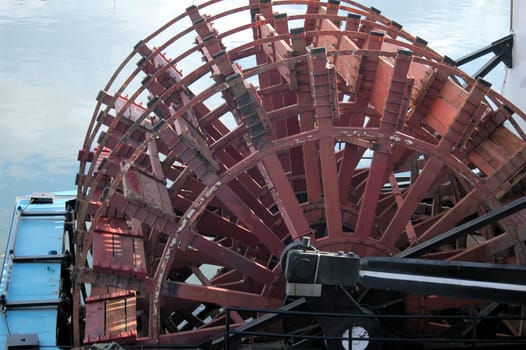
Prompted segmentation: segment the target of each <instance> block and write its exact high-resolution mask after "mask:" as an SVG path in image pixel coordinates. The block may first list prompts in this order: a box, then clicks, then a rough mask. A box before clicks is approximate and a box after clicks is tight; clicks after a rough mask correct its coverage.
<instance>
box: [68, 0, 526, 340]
mask: <svg viewBox="0 0 526 350" xmlns="http://www.w3.org/2000/svg"><path fill="white" fill-rule="evenodd" d="M285 10H286V11H287V12H290V13H291V15H287V14H285V13H284V12H279V11H285ZM205 13H207V15H205ZM247 14H249V15H247ZM243 15H245V16H243ZM240 18H243V20H240ZM214 22H217V23H221V25H224V26H226V27H227V28H225V30H222V31H221V32H220V31H219V30H217V29H216V28H215V27H214ZM298 23H301V24H302V28H289V27H290V26H293V25H294V26H296V25H297V24H298ZM174 33H175V34H174ZM246 33H249V34H250V35H251V37H249V38H247V39H246V41H244V42H242V43H241V44H239V41H235V40H237V39H236V38H237V37H236V35H240V34H246ZM166 37H168V39H166ZM189 38H190V39H191V40H193V39H195V44H193V45H190V46H189V45H188V40H189ZM183 50H186V51H183ZM164 51H167V53H166V54H165V53H164ZM169 51H171V52H169ZM168 56H173V57H174V58H173V59H169V58H168ZM196 58H201V59H202V60H203V61H204V62H203V63H196ZM134 61H135V62H136V61H138V63H137V66H134V65H133V62H134ZM187 68H188V69H187ZM181 69H183V70H184V71H185V73H184V74H183V72H182V71H181ZM187 70H188V71H187ZM130 71H131V73H130ZM208 74H211V78H210V79H208V78H207V75H208ZM203 86H204V87H203ZM524 119H525V115H524V114H523V113H522V112H521V111H519V110H518V109H517V108H516V107H514V106H513V105H512V104H511V103H510V102H509V101H507V100H506V99H505V98H504V97H502V96H500V95H499V94H497V93H496V92H494V91H493V90H491V89H490V86H489V84H487V83H486V82H484V81H483V80H475V79H472V78H471V77H469V76H468V75H467V74H465V73H463V72H462V71H460V70H459V69H457V68H456V67H454V66H453V65H451V64H450V63H448V61H447V59H444V57H442V56H440V55H439V54H438V53H436V52H435V51H433V50H432V49H431V48H429V47H427V45H426V43H425V41H423V40H422V39H420V38H418V37H415V36H413V35H411V34H409V33H407V32H405V31H404V30H403V28H402V27H401V26H400V25H399V24H398V23H396V22H393V21H390V20H389V19H387V18H385V17H383V16H382V15H381V13H379V11H378V10H376V9H374V8H367V7H364V6H362V5H360V4H358V3H355V2H353V1H328V2H320V1H314V0H300V1H298V0H294V1H292V0H291V1H285V0H277V1H268V0H259V1H258V0H250V1H249V2H248V5H245V6H240V7H238V8H232V9H224V8H221V1H218V0H213V1H208V2H205V3H203V4H201V5H199V6H192V7H190V8H188V9H187V10H186V12H184V13H182V14H181V15H179V16H177V17H176V18H174V19H173V20H172V21H170V22H168V23H167V24H165V25H164V26H162V27H161V28H160V29H159V30H157V31H156V32H154V33H152V34H151V35H150V36H148V37H147V38H145V39H144V40H142V41H141V42H139V43H138V44H137V45H136V46H135V48H134V49H133V51H132V52H131V53H130V55H129V56H128V57H127V58H126V59H125V60H124V62H123V63H122V64H121V65H120V66H119V67H118V69H117V71H116V72H115V74H114V75H113V76H112V77H111V79H110V81H109V82H108V84H107V85H106V86H105V87H104V88H103V91H102V92H101V93H100V94H99V96H98V99H97V105H96V107H95V110H94V113H93V118H92V120H91V122H90V124H89V126H88V130H87V133H86V138H85V140H84V143H83V146H82V149H81V150H80V152H79V161H80V168H79V174H78V176H77V185H78V207H77V230H78V232H77V233H76V237H77V239H76V248H77V249H76V257H75V275H76V281H75V293H74V296H73V297H74V301H73V305H74V317H73V322H74V329H75V345H76V346H80V345H81V339H82V334H81V329H82V326H83V325H82V323H81V308H82V304H83V302H84V301H85V300H86V299H87V297H88V293H87V292H86V285H90V286H91V290H92V292H91V294H92V295H93V294H96V293H100V294H102V295H104V294H107V293H110V294H111V293H117V292H121V291H122V290H123V289H124V290H128V289H131V290H133V291H134V292H135V293H136V295H137V296H136V298H137V315H138V317H139V318H140V320H141V324H142V328H141V329H138V330H137V334H136V337H134V338H133V339H132V340H130V337H129V334H127V335H126V337H124V338H123V342H129V341H132V342H138V343H142V344H163V343H171V344H198V343H201V342H203V341H206V340H207V339H210V338H212V337H214V336H216V335H217V334H219V333H221V332H222V331H223V330H222V327H221V326H222V325H224V323H225V317H226V315H225V312H224V308H225V307H229V306H240V307H246V308H260V307H263V308H276V307H278V306H279V305H281V303H282V302H283V298H284V279H283V275H282V272H281V269H280V266H279V264H278V263H277V262H278V259H279V256H280V254H281V252H282V251H283V249H284V247H285V245H286V244H287V243H288V242H290V241H294V240H298V239H300V238H301V237H303V236H309V237H311V238H312V239H313V241H315V245H316V246H317V247H318V248H319V249H321V250H329V251H338V250H343V251H353V252H355V253H357V254H358V255H360V256H363V257H366V256H389V255H395V254H398V253H400V252H403V251H404V250H406V249H408V248H410V247H412V246H414V245H415V244H419V243H421V242H426V241H428V240H430V239H432V238H433V237H436V236H437V235H439V234H441V233H442V232H445V231H447V230H449V229H452V228H453V227H455V226H457V225H458V224H460V223H462V222H463V221H465V220H467V219H470V218H472V217H474V216H475V217H476V216H479V215H482V214H484V213H485V212H487V211H488V210H493V209H497V208H499V207H500V206H502V205H503V204H505V203H507V202H509V201H511V200H512V199H514V198H516V197H518V196H521V195H523V177H524V174H525V164H526V142H525V141H526V136H525V133H524V131H523V129H522V128H521V127H520V120H524ZM229 120H233V121H235V124H234V123H231V122H229ZM338 145H342V146H343V148H342V149H338V147H337V146H338ZM369 157H371V158H370V160H368V159H369ZM522 216H523V213H522V212H518V213H515V214H513V215H511V216H510V217H508V218H505V219H502V220H500V221H499V222H498V223H496V224H494V225H493V226H492V227H491V228H490V229H484V230H482V229H481V230H478V231H474V232H471V234H469V235H467V238H459V239H457V240H456V241H454V242H453V243H450V242H448V244H444V245H441V246H440V247H436V248H435V249H434V250H433V251H431V252H428V253H427V255H426V256H424V257H427V258H435V259H445V260H466V261H490V262H506V263H511V264H524V263H525V260H526V248H525V246H524V240H525V238H526V237H525V236H526V235H525V232H526V231H525V230H524V229H523V227H522V224H521V223H522V221H523V220H522ZM108 220H109V221H110V222H111V223H110V224H108ZM104 227H105V228H106V229H107V228H108V227H109V229H110V231H111V232H115V234H118V235H120V236H122V237H134V238H133V242H134V244H133V245H132V246H133V247H136V245H135V244H139V245H140V246H141V247H142V249H144V254H142V253H140V254H138V255H137V256H136V258H134V259H133V262H130V261H129V260H127V261H124V260H119V261H120V262H118V263H117V262H114V263H112V264H109V265H108V266H103V267H100V264H99V265H96V266H93V265H91V264H90V262H89V261H90V259H89V258H90V257H91V256H95V255H97V256H100V254H101V250H102V251H105V253H104V254H108V251H106V249H108V246H107V245H106V244H104V243H100V244H99V243H96V240H95V239H94V236H95V235H96V234H97V231H100V230H102V229H103V228H104ZM123 239H124V238H123ZM126 239H128V238H126ZM126 239H125V240H126ZM130 249H131V248H130ZM133 249H134V252H135V248H133ZM114 251H115V250H114ZM139 251H140V249H139ZM127 253H130V254H131V252H124V254H125V255H126V254H127ZM103 256H106V255H103ZM97 266H99V268H97ZM210 266H217V267H218V271H217V272H216V273H210V272H206V271H203V270H204V269H208V270H210ZM428 300H430V297H421V298H414V297H413V296H411V295H406V296H404V298H403V302H402V303H403V305H404V307H405V309H406V310H415V309H418V310H419V312H422V313H426V312H431V311H433V312H436V311H440V310H443V309H448V308H451V307H457V306H456V305H458V304H457V303H456V302H454V301H448V299H443V300H442V305H441V307H442V309H440V308H438V309H433V308H431V307H427V306H426V305H428V304H427V303H428ZM476 305H477V306H474V307H472V309H470V312H472V313H477V312H479V311H480V308H482V307H483V305H482V306H481V305H479V304H476ZM513 310H515V309H513ZM513 312H517V311H516V310H515V311H513ZM518 312H521V311H518ZM231 317H232V320H229V321H234V323H243V322H244V320H246V319H247V318H249V317H257V315H255V314H251V313H232V314H231ZM449 326H450V325H449V324H442V325H439V326H437V325H436V324H428V323H425V322H424V321H422V322H420V323H419V326H418V327H415V328H414V329H415V331H416V332H418V329H423V328H426V327H427V328H433V327H435V329H438V330H443V329H444V328H447V327H449ZM427 328H426V329H427ZM525 328H526V327H524V325H523V324H522V323H521V324H519V325H515V324H514V325H511V324H507V332H509V333H512V334H515V335H519V334H523V333H524V332H525Z"/></svg>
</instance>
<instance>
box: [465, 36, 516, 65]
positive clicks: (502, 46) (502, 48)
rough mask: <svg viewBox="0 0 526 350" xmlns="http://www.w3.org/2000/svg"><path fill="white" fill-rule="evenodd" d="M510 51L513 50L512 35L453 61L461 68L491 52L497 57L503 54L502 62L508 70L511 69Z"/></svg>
mask: <svg viewBox="0 0 526 350" xmlns="http://www.w3.org/2000/svg"><path fill="white" fill-rule="evenodd" d="M512 49H513V34H509V35H506V36H505V37H503V38H501V39H499V40H496V41H494V42H492V43H491V44H489V45H488V46H485V47H483V48H481V49H478V50H475V51H473V52H471V53H469V54H467V55H465V56H463V57H461V58H459V59H457V60H455V61H456V65H457V66H461V65H463V64H465V63H468V62H471V61H473V60H476V59H477V58H480V57H482V56H484V55H487V54H488V53H490V52H493V53H494V54H495V55H497V56H499V55H500V54H501V53H502V54H503V56H502V62H503V63H504V64H505V65H506V66H507V67H508V68H513V64H512V55H511V52H512Z"/></svg>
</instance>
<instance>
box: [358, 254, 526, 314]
mask: <svg viewBox="0 0 526 350" xmlns="http://www.w3.org/2000/svg"><path fill="white" fill-rule="evenodd" d="M524 281H526V267H525V266H516V265H498V264H487V263H474V262H456V261H439V260H425V259H400V258H398V259H397V258H391V257H372V258H366V259H362V267H361V269H360V284H361V285H363V286H364V287H367V288H374V289H388V290H394V291H399V292H411V293H416V294H435V295H442V296H449V297H456V298H468V299H480V300H490V301H493V302H499V303H512V304H526V285H525V283H524Z"/></svg>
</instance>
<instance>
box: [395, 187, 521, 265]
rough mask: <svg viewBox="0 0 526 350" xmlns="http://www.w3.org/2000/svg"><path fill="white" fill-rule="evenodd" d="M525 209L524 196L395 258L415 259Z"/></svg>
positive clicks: (407, 250)
mask: <svg viewBox="0 0 526 350" xmlns="http://www.w3.org/2000/svg"><path fill="white" fill-rule="evenodd" d="M525 208H526V196H525V197H522V198H519V199H517V200H514V201H513V202H510V203H507V204H505V205H503V206H502V207H500V208H498V209H496V210H493V211H491V212H489V213H486V214H484V215H481V216H479V217H478V218H476V219H473V220H471V221H468V222H466V223H464V224H462V225H459V226H457V227H454V228H452V229H451V230H449V231H446V232H444V233H442V234H440V235H438V236H436V237H433V238H431V239H429V240H427V241H425V242H422V243H420V244H418V245H416V246H414V247H411V248H408V249H406V250H404V251H403V252H400V253H398V254H397V255H396V257H397V258H417V257H421V256H422V255H424V254H426V253H429V252H431V251H432V250H434V249H436V248H438V247H440V246H442V245H444V244H446V243H449V242H452V241H454V240H456V239H458V238H460V237H462V236H464V235H467V234H468V233H471V232H473V231H475V230H478V229H480V228H482V227H484V226H486V225H488V224H491V223H492V222H495V221H498V220H500V219H502V218H504V217H506V216H509V215H511V214H513V213H515V212H517V211H519V210H522V209H525Z"/></svg>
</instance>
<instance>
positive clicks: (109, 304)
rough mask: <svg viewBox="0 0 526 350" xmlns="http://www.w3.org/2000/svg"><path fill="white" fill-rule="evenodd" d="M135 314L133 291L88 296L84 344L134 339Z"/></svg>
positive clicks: (135, 328) (120, 341) (135, 330)
mask: <svg viewBox="0 0 526 350" xmlns="http://www.w3.org/2000/svg"><path fill="white" fill-rule="evenodd" d="M136 314H137V312H136V298H135V295H134V294H133V293H127V292H122V293H114V294H105V295H98V296H96V297H94V298H88V300H87V301H86V326H85V335H84V344H93V343H97V342H110V341H115V342H118V343H125V342H129V341H134V340H135V339H136V337H137V321H136V317H137V315H136Z"/></svg>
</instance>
